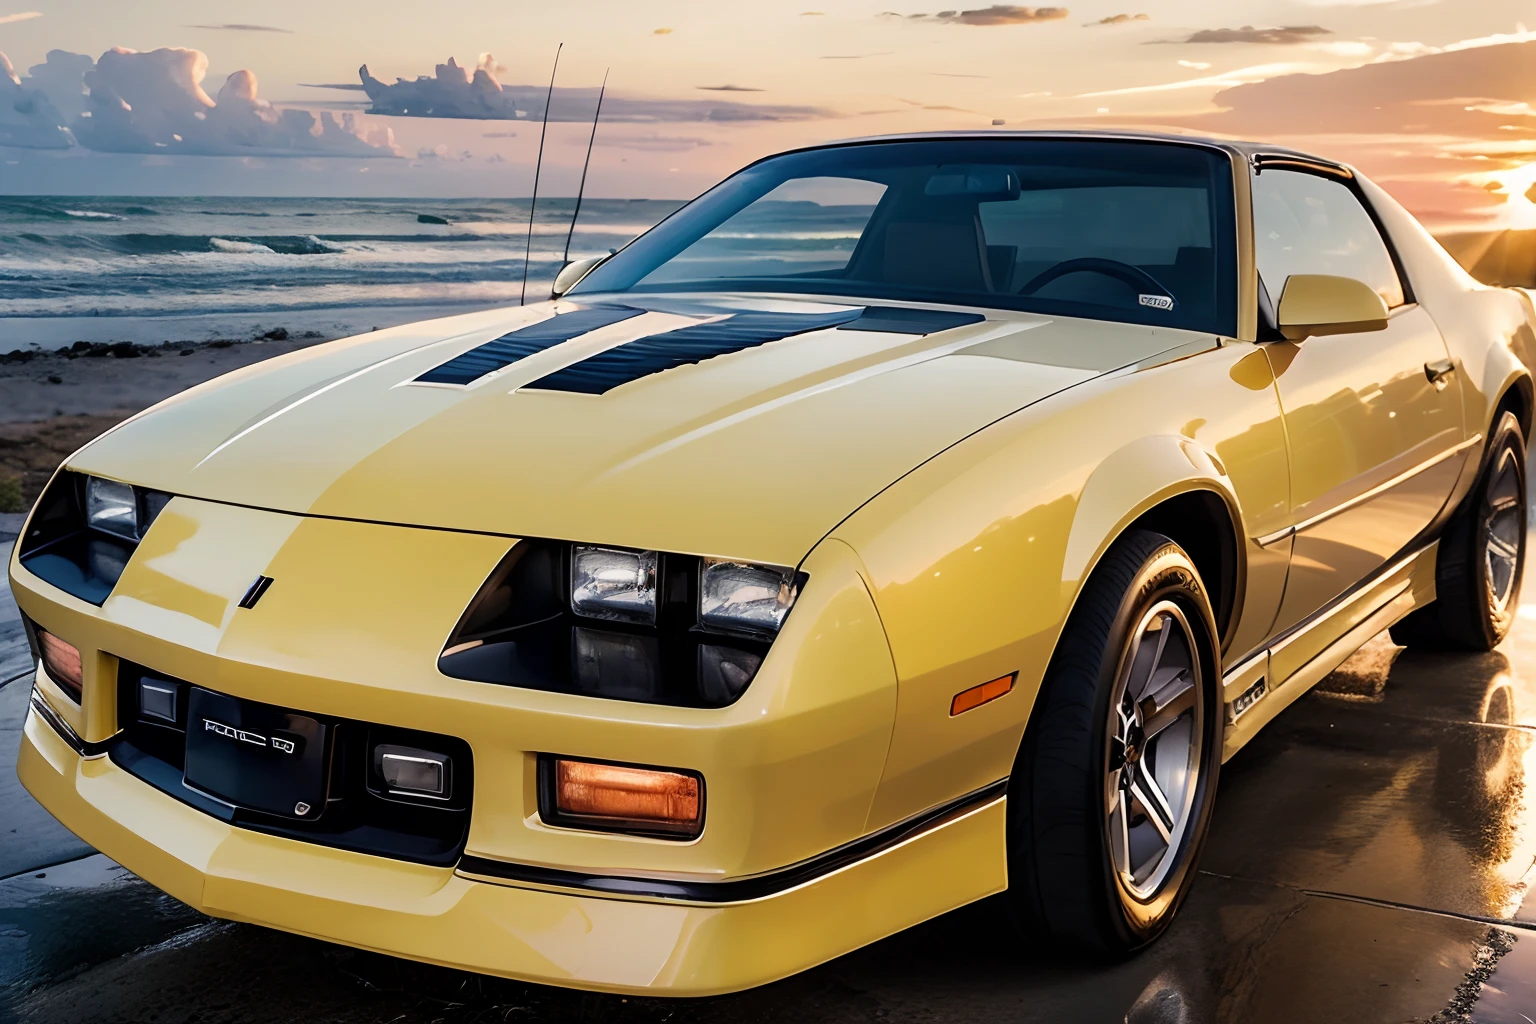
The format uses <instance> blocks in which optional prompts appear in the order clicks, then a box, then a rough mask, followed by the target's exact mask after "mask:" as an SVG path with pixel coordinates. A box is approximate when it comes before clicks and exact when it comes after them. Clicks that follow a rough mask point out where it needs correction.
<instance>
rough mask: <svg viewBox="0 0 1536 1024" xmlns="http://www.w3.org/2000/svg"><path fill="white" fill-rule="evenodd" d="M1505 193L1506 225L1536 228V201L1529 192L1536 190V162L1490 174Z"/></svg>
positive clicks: (1503, 215)
mask: <svg viewBox="0 0 1536 1024" xmlns="http://www.w3.org/2000/svg"><path fill="white" fill-rule="evenodd" d="M1488 181H1489V182H1490V183H1496V184H1498V185H1499V191H1501V192H1503V193H1504V194H1505V199H1504V206H1505V208H1504V210H1503V211H1501V212H1502V217H1501V219H1502V220H1503V221H1504V223H1505V226H1507V227H1510V228H1515V229H1518V230H1524V229H1530V228H1536V202H1533V201H1532V199H1531V196H1530V194H1529V193H1532V192H1536V163H1529V164H1525V165H1524V166H1522V167H1515V168H1512V169H1511V170H1508V171H1499V172H1497V173H1495V174H1490V175H1488Z"/></svg>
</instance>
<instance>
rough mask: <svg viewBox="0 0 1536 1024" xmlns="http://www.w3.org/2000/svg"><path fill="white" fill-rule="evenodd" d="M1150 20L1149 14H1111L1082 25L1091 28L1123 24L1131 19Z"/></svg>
mask: <svg viewBox="0 0 1536 1024" xmlns="http://www.w3.org/2000/svg"><path fill="white" fill-rule="evenodd" d="M1151 20H1152V15H1150V14H1111V15H1110V16H1109V17H1107V18H1100V19H1099V20H1098V21H1090V22H1089V23H1088V24H1087V25H1085V26H1083V27H1084V28H1093V27H1095V26H1097V25H1124V24H1127V23H1128V22H1132V21H1151Z"/></svg>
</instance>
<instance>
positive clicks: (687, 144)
mask: <svg viewBox="0 0 1536 1024" xmlns="http://www.w3.org/2000/svg"><path fill="white" fill-rule="evenodd" d="M604 142H605V144H606V145H609V146H612V147H614V148H616V149H638V150H642V151H645V152H652V153H682V152H686V151H687V150H690V149H700V148H702V147H704V146H713V145H714V143H713V142H711V141H710V140H708V139H702V138H699V137H698V136H696V135H655V134H653V135H627V136H624V135H621V136H617V137H615V136H613V135H607V136H604Z"/></svg>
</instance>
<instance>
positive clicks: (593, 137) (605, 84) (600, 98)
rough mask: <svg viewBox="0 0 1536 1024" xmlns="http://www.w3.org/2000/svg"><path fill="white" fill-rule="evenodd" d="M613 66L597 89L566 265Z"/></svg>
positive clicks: (567, 237)
mask: <svg viewBox="0 0 1536 1024" xmlns="http://www.w3.org/2000/svg"><path fill="white" fill-rule="evenodd" d="M611 70H613V69H612V68H604V69H603V84H602V87H601V88H600V89H598V90H597V110H596V112H595V113H593V115H592V134H590V135H588V136H587V159H586V162H585V163H583V164H582V165H581V184H580V185H577V186H576V209H575V210H574V211H572V213H571V227H570V230H568V231H566V233H565V252H564V253H563V254H562V255H561V257H560V266H561V267H564V266H565V265H566V264H567V263H569V262H571V236H572V235H574V234H576V218H578V217H580V216H581V197H582V196H583V195H585V194H586V191H587V168H589V167H591V166H592V143H594V142H596V141H597V119H598V118H600V117H602V116H603V94H604V93H606V92H607V91H608V72H609V71H611Z"/></svg>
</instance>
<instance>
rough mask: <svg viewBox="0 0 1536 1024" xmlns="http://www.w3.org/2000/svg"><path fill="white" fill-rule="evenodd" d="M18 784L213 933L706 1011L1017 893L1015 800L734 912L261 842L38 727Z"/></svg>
mask: <svg viewBox="0 0 1536 1024" xmlns="http://www.w3.org/2000/svg"><path fill="white" fill-rule="evenodd" d="M17 774H18V775H19V776H20V777H21V781H22V784H23V785H24V786H25V787H26V788H27V790H28V791H29V792H30V793H32V795H33V796H35V797H36V798H37V799H38V801H39V802H40V803H42V804H43V806H45V807H47V808H48V809H49V811H51V812H52V813H53V814H54V815H55V816H56V817H57V818H58V819H59V820H60V821H61V822H63V823H64V824H65V825H66V826H67V827H68V828H69V829H70V830H71V831H73V832H74V833H75V834H77V835H78V836H80V837H81V838H82V839H84V840H85V841H86V842H88V843H90V844H91V845H92V846H94V847H96V848H97V849H98V850H100V851H102V852H103V853H105V854H106V855H107V856H109V857H111V858H112V859H114V860H116V861H117V862H118V863H120V864H122V865H123V866H125V867H127V868H128V869H129V870H131V871H133V872H134V873H135V874H137V875H139V876H140V877H142V878H144V879H145V880H146V881H148V882H150V883H151V884H153V885H155V886H157V887H159V888H160V889H163V890H165V891H166V892H168V893H170V894H171V895H172V896H174V897H176V898H177V899H179V900H181V901H182V902H184V903H186V904H188V905H189V906H192V907H194V908H196V909H197V910H199V911H201V912H203V913H205V914H209V915H211V916H214V917H220V918H226V919H229V920H234V921H245V922H249V923H252V924H260V925H265V926H268V927H272V928H278V929H281V930H283V931H288V932H294V933H296V934H300V935H307V936H311V937H314V938H320V939H326V940H329V941H332V942H339V943H343V944H346V945H349V946H355V947H358V948H361V949H369V950H374V951H377V952H382V953H388V954H392V955H395V956H403V957H408V958H410V959H413V960H421V961H424V962H427V963H434V964H439V965H443V966H448V967H457V968H462V969H465V970H471V971H477V972H480V973H485V974H495V975H501V976H504V977H509V978H517V979H519V980H523V981H534V982H541V983H545V984H551V985H563V986H568V987H573V988H582V989H595V990H602V991H609V992H623V993H634V994H650V995H672V996H701V995H710V994H715V993H721V992H732V991H736V990H739V989H744V988H750V987H752V986H755V985H761V984H764V983H766V982H769V981H774V980H776V979H778V978H782V977H785V976H787V975H790V974H794V973H795V972H797V971H801V970H804V969H806V968H808V967H812V966H815V965H816V964H818V963H822V962H824V961H826V960H829V959H831V958H833V957H835V956H838V955H840V954H842V953H845V952H847V951H849V950H852V949H856V948H858V947H859V946H862V945H865V944H867V943H869V942H872V941H875V940H876V939H879V938H881V937H883V936H886V935H889V934H891V933H893V932H896V931H899V930H901V929H903V928H907V927H910V926H911V925H914V924H917V923H918V922H920V921H923V920H926V919H928V918H930V917H933V916H935V915H938V914H941V913H944V912H945V911H947V910H951V909H953V908H955V907H958V906H961V905H963V904H965V903H968V902H971V901H972V900H975V899H977V898H979V897H981V896H984V895H986V894H988V893H990V892H995V891H997V890H999V889H1001V888H1002V887H1003V885H1004V878H1005V867H1004V864H1003V849H1004V844H1003V830H1004V824H1003V820H1004V800H1003V798H1002V797H1001V796H997V797H995V798H992V799H989V800H986V801H984V802H981V803H979V804H977V805H976V806H975V807H973V808H972V809H969V810H967V811H965V812H963V813H960V814H957V815H955V816H953V817H952V818H950V819H949V820H947V821H945V822H942V823H940V824H938V825H937V826H936V827H933V828H929V829H926V830H924V831H921V832H919V833H918V834H917V835H915V836H913V837H912V838H910V839H909V840H907V841H905V842H900V843H896V844H894V845H891V846H888V847H886V848H884V849H882V850H880V851H877V852H875V853H874V854H872V855H871V856H869V857H867V858H864V859H862V860H857V861H855V862H853V863H851V864H848V865H846V866H844V867H842V868H838V869H834V870H831V871H830V872H828V873H826V874H822V875H819V876H818V877H816V878H815V879H813V880H810V881H807V882H805V883H804V884H801V885H798V886H792V887H790V888H787V889H785V890H783V891H781V892H778V893H777V894H774V895H771V896H766V897H762V898H758V899H752V900H747V901H744V902H739V903H731V904H726V905H707V904H700V903H697V902H693V903H684V902H681V901H669V900H661V899H647V900H639V899H614V898H610V897H605V896H593V895H583V894H578V893H575V892H571V891H562V890H560V889H558V888H554V887H538V888H535V887H529V886H524V885H505V884H498V883H493V882H488V881H482V880H478V879H472V878H469V877H467V876H466V875H465V874H464V873H463V872H462V870H456V869H454V868H437V867H429V866H425V865H420V864H411V863H406V862H404V861H396V860H389V859H386V858H382V857H371V856H367V855H364V854H357V853H350V852H347V851H344V850H337V849H332V848H328V847H322V846H315V845H312V844H309V843H302V842H297V841H294V840H290V839H283V838H279V837H275V836H267V835H262V834H260V833H256V832H250V831H246V830H244V829H240V828H236V827H233V826H230V825H227V824H225V823H224V822H221V821H219V820H217V819H215V818H212V817H209V816H207V815H204V814H202V813H200V812H198V811H196V810H194V809H193V808H191V807H189V806H187V805H185V804H183V803H180V802H179V801H176V800H173V799H172V798H170V797H168V796H166V795H165V794H163V793H160V792H158V791H157V790H155V789H153V788H151V787H150V786H147V785H145V784H144V783H142V782H140V781H139V780H138V779H135V778H134V777H133V776H131V775H129V774H128V773H127V772H125V771H123V770H122V769H120V768H118V767H117V766H116V765H115V764H113V763H112V761H111V760H110V759H109V758H106V757H82V756H81V755H80V754H78V753H77V752H76V751H75V750H73V749H72V748H71V747H70V745H69V744H68V743H67V742H66V741H65V739H64V738H63V736H61V735H60V733H59V732H58V731H56V729H55V727H54V726H52V725H50V724H49V723H47V722H45V721H44V720H43V718H42V717H41V716H40V715H39V714H38V713H37V711H36V710H33V711H32V712H31V713H29V715H28V717H27V722H26V729H25V734H24V738H23V741H22V747H21V756H20V758H19V760H18V764H17Z"/></svg>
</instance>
